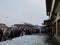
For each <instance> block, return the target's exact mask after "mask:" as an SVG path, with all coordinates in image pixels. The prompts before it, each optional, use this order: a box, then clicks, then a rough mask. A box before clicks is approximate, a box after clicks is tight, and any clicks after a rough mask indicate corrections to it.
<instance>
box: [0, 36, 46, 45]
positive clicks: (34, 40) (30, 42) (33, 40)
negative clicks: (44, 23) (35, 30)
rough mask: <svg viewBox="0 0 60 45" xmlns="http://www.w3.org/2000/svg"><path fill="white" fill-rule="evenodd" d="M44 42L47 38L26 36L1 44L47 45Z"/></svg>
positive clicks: (0, 43) (1, 43)
mask: <svg viewBox="0 0 60 45" xmlns="http://www.w3.org/2000/svg"><path fill="white" fill-rule="evenodd" d="M44 40H45V36H37V35H24V36H22V37H18V38H14V39H12V40H7V41H4V42H0V45H47V44H44Z"/></svg>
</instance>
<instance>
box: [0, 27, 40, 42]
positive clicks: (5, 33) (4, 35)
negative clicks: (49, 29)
mask: <svg viewBox="0 0 60 45" xmlns="http://www.w3.org/2000/svg"><path fill="white" fill-rule="evenodd" d="M36 32H37V31H36V30H35V29H18V28H16V29H12V28H2V29H0V42H1V41H6V40H11V39H13V38H16V37H19V36H23V35H31V34H32V33H36ZM38 32H39V31H38Z"/></svg>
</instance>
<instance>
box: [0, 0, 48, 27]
mask: <svg viewBox="0 0 60 45" xmlns="http://www.w3.org/2000/svg"><path fill="white" fill-rule="evenodd" d="M45 19H48V17H47V15H46V6H45V0H0V23H5V24H7V25H8V26H10V25H13V24H16V23H22V22H27V23H31V24H36V25H42V23H43V20H45Z"/></svg>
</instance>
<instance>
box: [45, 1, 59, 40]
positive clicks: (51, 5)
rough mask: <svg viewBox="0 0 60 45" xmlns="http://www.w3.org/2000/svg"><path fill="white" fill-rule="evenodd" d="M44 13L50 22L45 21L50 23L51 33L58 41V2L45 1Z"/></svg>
mask: <svg viewBox="0 0 60 45" xmlns="http://www.w3.org/2000/svg"><path fill="white" fill-rule="evenodd" d="M46 11H47V16H49V17H50V19H51V20H52V21H51V22H49V21H47V22H49V23H51V24H50V25H51V26H50V27H51V28H52V33H53V35H54V36H55V37H56V38H57V39H58V40H59V41H60V0H46ZM47 22H46V23H47ZM46 25H47V24H46Z"/></svg>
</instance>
